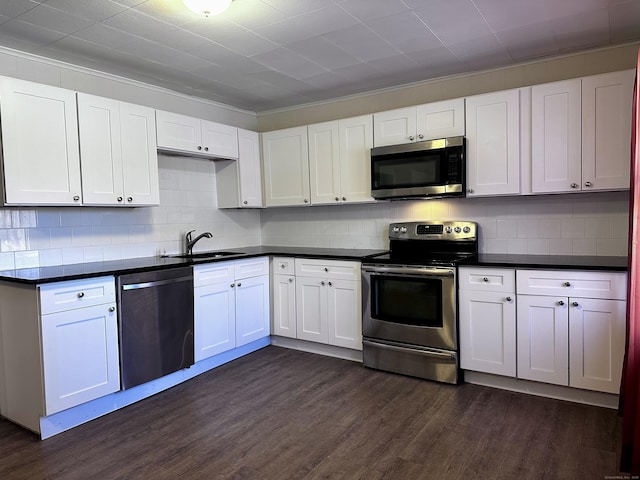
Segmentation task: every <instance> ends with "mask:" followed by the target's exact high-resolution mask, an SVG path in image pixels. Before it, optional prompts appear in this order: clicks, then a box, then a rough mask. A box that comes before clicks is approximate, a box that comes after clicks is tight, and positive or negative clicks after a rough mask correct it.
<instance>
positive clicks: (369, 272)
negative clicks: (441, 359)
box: [362, 264, 457, 350]
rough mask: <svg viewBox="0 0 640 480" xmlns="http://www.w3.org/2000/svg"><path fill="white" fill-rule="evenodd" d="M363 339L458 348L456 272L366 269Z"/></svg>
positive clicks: (438, 269) (380, 267)
mask: <svg viewBox="0 0 640 480" xmlns="http://www.w3.org/2000/svg"><path fill="white" fill-rule="evenodd" d="M362 277H363V282H362V302H363V305H362V335H363V336H364V337H367V338H372V339H379V340H387V341H391V342H400V343H404V344H409V345H418V346H423V347H432V348H442V349H448V350H457V332H456V288H455V286H456V282H455V268H440V267H438V268H426V267H410V266H384V265H366V264H365V265H362Z"/></svg>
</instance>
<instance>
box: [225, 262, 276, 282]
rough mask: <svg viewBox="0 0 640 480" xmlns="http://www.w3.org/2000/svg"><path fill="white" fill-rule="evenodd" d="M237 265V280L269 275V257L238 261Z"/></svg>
mask: <svg viewBox="0 0 640 480" xmlns="http://www.w3.org/2000/svg"><path fill="white" fill-rule="evenodd" d="M234 264H235V271H236V273H235V279H236V280H239V279H241V278H249V277H258V276H260V275H269V257H259V258H248V259H246V260H238V261H236V262H234Z"/></svg>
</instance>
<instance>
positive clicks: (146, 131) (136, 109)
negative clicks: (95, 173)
mask: <svg viewBox="0 0 640 480" xmlns="http://www.w3.org/2000/svg"><path fill="white" fill-rule="evenodd" d="M120 125H121V134H122V178H123V187H124V188H123V190H124V196H125V201H124V204H125V205H127V206H138V205H159V204H160V192H159V180H158V153H157V149H156V142H155V138H156V125H155V121H154V110H153V109H152V108H148V107H143V106H141V105H133V104H130V103H123V102H120ZM83 168H84V163H83Z"/></svg>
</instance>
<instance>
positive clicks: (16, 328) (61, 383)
mask: <svg viewBox="0 0 640 480" xmlns="http://www.w3.org/2000/svg"><path fill="white" fill-rule="evenodd" d="M0 340H1V341H2V345H1V346H0V353H1V355H2V356H1V358H0V368H2V369H3V372H2V373H1V374H0V413H1V414H2V416H3V417H6V418H8V419H9V420H12V421H14V422H16V423H18V424H20V425H23V426H25V427H27V428H29V429H31V430H33V431H35V432H40V419H41V418H42V417H46V416H49V415H52V414H54V413H57V412H60V411H62V410H66V409H68V408H71V407H75V406H77V405H80V404H82V403H85V402H88V401H90V400H94V399H97V398H99V397H102V396H105V395H108V394H110V393H113V392H116V391H118V390H120V369H119V351H118V320H117V312H116V295H115V282H114V278H113V277H110V276H109V277H99V278H89V279H83V280H72V281H65V282H56V283H48V284H43V285H33V286H31V285H20V284H15V283H2V284H0Z"/></svg>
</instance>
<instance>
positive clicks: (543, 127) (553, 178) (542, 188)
mask: <svg viewBox="0 0 640 480" xmlns="http://www.w3.org/2000/svg"><path fill="white" fill-rule="evenodd" d="M580 105H581V94H580V79H573V80H563V81H561V82H553V83H546V84H543V85H534V86H533V87H531V186H532V191H533V192H534V193H546V192H578V191H580V183H581V163H582V154H581V151H582V148H581V135H582V134H581V107H580Z"/></svg>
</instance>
